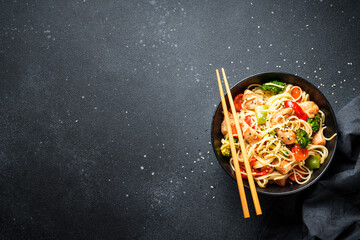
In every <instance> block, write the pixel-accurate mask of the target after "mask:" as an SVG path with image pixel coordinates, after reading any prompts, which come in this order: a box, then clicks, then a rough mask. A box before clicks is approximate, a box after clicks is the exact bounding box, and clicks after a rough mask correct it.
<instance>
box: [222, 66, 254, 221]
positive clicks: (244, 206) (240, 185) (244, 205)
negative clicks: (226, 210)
mask: <svg viewBox="0 0 360 240" xmlns="http://www.w3.org/2000/svg"><path fill="white" fill-rule="evenodd" d="M216 76H217V81H218V84H219V92H220V98H221V104H222V108H223V112H224V117H225V122H226V127H227V129H228V133H229V140H230V149H231V155H232V158H233V161H234V165H235V175H236V181H237V185H238V189H239V194H240V200H241V205H242V209H243V213H244V218H248V217H250V214H249V208H248V204H247V200H246V195H245V190H244V185H243V181H242V178H241V173H240V166H239V161H238V158H237V154H236V149H235V143H234V137H233V134H232V131H231V126H230V120H229V113H228V110H227V106H226V101H225V96H224V90H223V88H222V83H221V79H220V75H219V70H217V69H216Z"/></svg>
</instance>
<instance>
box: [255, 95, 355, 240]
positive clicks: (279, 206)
mask: <svg viewBox="0 0 360 240" xmlns="http://www.w3.org/2000/svg"><path fill="white" fill-rule="evenodd" d="M336 116H337V122H338V147H337V151H336V154H335V157H334V159H333V162H332V164H331V166H330V167H329V169H328V170H327V172H326V174H324V175H323V176H322V178H321V179H320V180H319V181H318V182H317V183H315V184H314V185H312V186H310V187H309V188H308V189H306V190H304V191H303V192H301V193H298V194H294V195H290V196H284V197H277V198H272V199H271V201H272V205H271V209H269V211H268V212H269V214H268V215H267V216H266V217H265V221H266V226H265V228H264V230H263V232H262V233H261V234H260V236H259V237H260V239H326V240H328V239H360V156H359V152H360V96H358V97H356V98H355V99H353V100H352V101H351V102H350V103H348V104H347V105H346V106H345V107H344V108H342V109H341V110H340V111H339V112H338V114H337V115H336Z"/></svg>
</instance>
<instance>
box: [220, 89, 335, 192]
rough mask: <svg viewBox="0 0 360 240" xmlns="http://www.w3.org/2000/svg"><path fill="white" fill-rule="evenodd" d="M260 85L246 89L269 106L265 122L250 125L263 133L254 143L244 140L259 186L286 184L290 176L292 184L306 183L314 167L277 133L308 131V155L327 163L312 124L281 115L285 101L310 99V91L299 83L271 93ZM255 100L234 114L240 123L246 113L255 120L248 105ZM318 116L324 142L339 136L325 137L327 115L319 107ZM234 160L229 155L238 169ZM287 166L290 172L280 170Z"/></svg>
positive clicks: (244, 121) (236, 144)
mask: <svg viewBox="0 0 360 240" xmlns="http://www.w3.org/2000/svg"><path fill="white" fill-rule="evenodd" d="M261 86H262V85H259V84H252V85H250V86H248V88H247V90H250V91H252V92H253V93H255V95H256V96H258V97H261V98H262V99H263V100H264V105H267V109H266V110H264V111H265V112H266V121H265V123H264V124H258V123H257V121H253V122H252V123H251V126H248V127H250V128H252V129H253V131H255V132H256V133H257V134H258V135H259V136H261V137H260V138H259V139H261V140H259V141H257V142H256V143H252V144H250V143H249V142H247V141H245V146H246V151H247V155H248V159H249V162H250V165H251V166H252V169H253V177H254V180H255V181H256V183H257V184H258V186H259V187H262V188H265V187H266V186H267V184H268V183H277V184H279V182H280V184H279V185H282V186H284V185H285V183H286V182H287V180H288V179H289V177H290V179H291V181H290V182H291V183H295V182H296V183H298V184H305V183H307V182H308V181H309V180H310V178H311V175H312V173H313V170H311V169H309V168H308V167H307V166H306V164H305V161H304V160H303V161H299V160H297V159H296V158H295V154H294V152H293V151H292V149H291V147H292V146H293V144H285V143H284V142H283V141H282V139H281V137H279V136H278V134H276V133H277V132H276V131H277V130H282V131H284V132H288V131H293V132H295V131H296V130H298V129H302V130H304V131H306V133H307V134H308V136H309V139H310V143H309V144H308V145H307V146H306V149H307V153H308V156H319V157H318V158H320V164H322V163H324V161H325V159H326V158H327V156H328V150H327V148H326V147H325V146H323V145H321V144H318V145H315V144H313V142H312V139H313V138H314V135H315V133H313V129H312V126H311V124H310V123H308V122H307V121H305V120H303V119H300V118H299V117H298V116H296V115H295V114H293V115H291V116H288V117H285V116H282V115H280V116H279V111H280V110H282V109H285V101H287V100H291V101H294V102H297V103H298V104H300V103H302V102H306V101H310V98H309V94H307V93H306V92H305V91H303V90H302V89H301V88H300V87H298V86H293V85H291V84H286V85H285V86H284V87H282V88H283V91H282V92H281V93H279V94H276V95H271V93H269V92H268V91H264V90H262V88H261ZM279 87H281V86H279ZM294 88H296V89H297V91H298V92H299V93H300V95H299V97H297V98H296V99H294V98H293V96H292V94H291V92H292V90H293V89H294ZM252 100H254V99H253V98H252V97H250V98H247V99H244V100H243V102H242V104H241V110H240V111H239V112H237V113H235V114H233V117H238V119H239V122H240V123H241V124H242V125H244V124H247V123H246V120H245V118H246V117H247V116H248V117H251V118H253V119H256V113H255V111H254V110H249V109H248V108H247V106H248V104H247V103H248V102H249V101H252ZM317 115H318V116H319V117H320V127H319V130H318V131H317V133H318V134H321V137H322V138H323V139H325V141H330V140H331V139H333V138H334V137H335V136H336V133H335V134H334V135H333V136H331V137H330V138H325V137H324V135H323V130H324V129H325V128H326V126H325V124H324V123H325V114H324V113H323V112H322V111H321V110H319V111H318V113H317ZM275 118H276V119H275ZM248 125H249V124H248ZM243 131H244V129H243ZM228 135H229V134H228V133H226V134H225V135H224V138H223V139H222V140H221V142H222V146H221V149H223V148H229V146H230V143H229V141H228ZM235 136H236V134H235ZM324 145H325V144H324ZM235 146H236V150H237V156H238V160H239V162H240V166H244V162H243V159H242V154H241V150H240V143H235ZM233 161H234V160H233V159H232V157H231V156H230V164H231V166H232V168H233V170H234V171H235V169H234V164H233ZM284 168H285V169H288V171H286V173H284V172H283V173H281V172H282V171H281V169H284ZM243 169H244V167H243ZM245 175H246V173H245V174H243V176H244V177H245V178H246V176H245ZM281 182H282V184H281Z"/></svg>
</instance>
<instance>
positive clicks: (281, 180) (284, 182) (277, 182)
mask: <svg viewBox="0 0 360 240" xmlns="http://www.w3.org/2000/svg"><path fill="white" fill-rule="evenodd" d="M274 183H276V184H277V185H280V186H282V187H285V185H286V178H283V179H277V180H274Z"/></svg>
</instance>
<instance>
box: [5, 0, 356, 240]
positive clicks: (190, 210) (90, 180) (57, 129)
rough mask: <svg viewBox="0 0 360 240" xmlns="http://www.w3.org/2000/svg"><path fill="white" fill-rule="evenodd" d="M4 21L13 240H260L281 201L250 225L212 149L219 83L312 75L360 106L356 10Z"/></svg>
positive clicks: (214, 10)
mask: <svg viewBox="0 0 360 240" xmlns="http://www.w3.org/2000/svg"><path fill="white" fill-rule="evenodd" d="M0 9H1V10H0V11H1V15H0V17H1V21H0V26H1V28H0V64H1V65H0V66H1V67H0V83H1V85H0V111H1V115H0V179H1V184H0V238H1V239H225V238H226V239H239V238H241V239H254V238H255V239H256V238H260V237H261V236H262V233H263V232H264V231H271V229H268V228H267V226H268V224H269V222H270V221H271V219H269V218H268V217H267V216H268V213H269V212H271V211H272V206H273V205H274V203H275V202H276V199H274V198H272V197H269V196H263V195H260V201H261V205H262V208H263V212H264V214H263V215H262V216H255V212H254V209H253V208H252V207H251V208H250V214H251V218H250V219H244V218H243V216H242V210H241V204H240V200H239V196H238V192H237V189H236V183H235V182H234V181H233V180H232V179H231V178H230V177H229V176H228V175H227V174H226V173H225V171H224V170H223V169H222V168H221V166H220V165H219V164H218V162H217V160H216V158H215V155H214V153H213V151H212V147H211V145H210V144H209V142H210V127H211V119H212V115H213V114H214V112H215V109H216V106H217V104H218V103H219V101H220V97H219V93H218V88H217V83H216V75H215V69H216V68H221V67H224V68H225V69H226V70H227V75H228V79H229V82H230V84H231V85H234V84H235V83H237V82H238V81H239V80H241V79H243V78H245V77H247V76H249V75H253V74H256V73H260V72H268V71H282V72H289V73H292V74H297V75H299V76H301V77H303V78H305V79H307V80H309V81H310V82H312V83H313V84H314V85H316V86H319V89H320V90H321V91H322V92H323V93H324V95H325V96H326V97H327V98H328V100H329V102H330V103H331V105H332V107H333V109H334V111H335V112H336V113H337V112H338V111H339V110H340V109H341V108H342V107H343V106H344V105H345V104H347V103H348V102H349V101H350V100H351V99H353V98H354V97H355V96H357V95H359V93H360V91H359V89H360V87H359V79H360V77H359V72H360V58H359V50H360V41H359V39H360V19H359V12H360V4H359V3H358V2H356V1H341V2H340V1H327V0H323V1H322V0H320V1H290V2H289V1H261V2H259V1H258V2H256V1H202V2H200V1H196V2H193V1H174V2H168V1H156V0H152V1H114V2H110V1H92V0H83V1H61V2H60V1H43V2H36V3H32V2H28V3H26V2H23V1H11V2H9V1H1V3H0ZM246 191H247V192H246V193H247V196H248V197H249V200H248V201H251V200H250V194H249V193H250V192H249V191H248V190H246ZM293 199H294V198H293ZM295 201H296V200H295ZM293 204H294V203H293V202H289V206H290V207H291V206H292V205H293ZM250 206H251V205H250ZM290 212H291V211H290Z"/></svg>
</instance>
